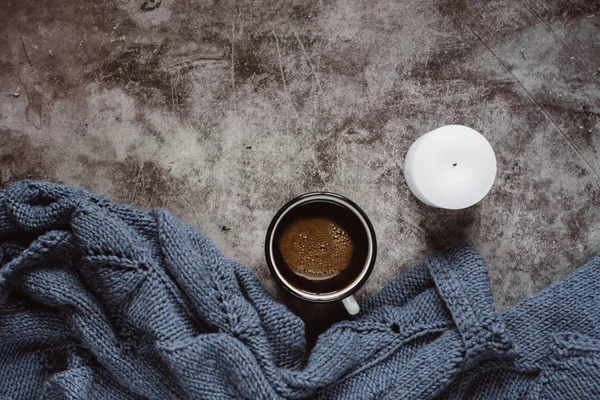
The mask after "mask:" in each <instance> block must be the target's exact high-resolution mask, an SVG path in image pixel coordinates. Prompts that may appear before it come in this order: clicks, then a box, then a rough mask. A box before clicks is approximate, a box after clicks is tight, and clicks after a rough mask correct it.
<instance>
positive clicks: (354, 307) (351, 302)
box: [342, 295, 360, 315]
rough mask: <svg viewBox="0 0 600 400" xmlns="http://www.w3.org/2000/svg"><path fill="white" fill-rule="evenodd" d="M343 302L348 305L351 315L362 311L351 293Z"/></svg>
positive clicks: (347, 309)
mask: <svg viewBox="0 0 600 400" xmlns="http://www.w3.org/2000/svg"><path fill="white" fill-rule="evenodd" d="M342 304H343V305H344V307H346V311H348V314H350V315H356V314H358V312H359V311H360V307H359V306H358V302H357V301H356V299H355V298H354V296H352V295H350V296H348V297H346V298H343V299H342Z"/></svg>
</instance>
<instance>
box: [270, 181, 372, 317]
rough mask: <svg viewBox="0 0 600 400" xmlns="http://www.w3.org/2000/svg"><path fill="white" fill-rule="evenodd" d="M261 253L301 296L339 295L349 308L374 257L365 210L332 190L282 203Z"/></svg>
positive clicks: (353, 306)
mask: <svg viewBox="0 0 600 400" xmlns="http://www.w3.org/2000/svg"><path fill="white" fill-rule="evenodd" d="M265 253H266V257H267V263H268V265H269V268H270V270H271V272H272V274H273V276H274V277H275V278H276V280H277V281H278V282H279V283H280V284H281V285H282V286H283V287H284V288H285V289H286V290H288V291H290V292H291V293H292V294H294V295H295V296H297V297H300V298H302V299H304V300H308V301H314V302H329V301H336V300H342V301H343V303H344V305H346V307H347V308H348V310H349V312H350V313H351V314H354V313H356V312H357V311H358V304H357V303H356V301H355V300H354V298H353V297H352V296H351V294H352V293H353V292H354V291H356V290H357V289H358V288H359V287H360V286H361V285H362V284H363V283H364V281H365V280H366V279H367V277H368V275H369V274H370V272H371V269H372V268H373V265H374V263H375V255H376V241H375V232H374V230H373V227H372V226H371V223H370V222H369V220H368V218H367V216H366V215H365V214H364V212H363V211H362V210H361V209H360V208H359V207H358V206H357V205H356V204H354V203H353V202H351V201H350V200H348V199H346V198H345V197H343V196H340V195H337V194H333V193H309V194H306V195H302V196H300V197H297V198H296V199H294V200H292V201H290V202H289V203H288V204H286V205H285V206H284V207H283V208H282V209H281V210H279V212H278V213H277V214H276V216H275V217H274V218H273V221H272V222H271V226H270V227H269V230H268V232H267V238H266V243H265Z"/></svg>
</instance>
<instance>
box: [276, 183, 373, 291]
mask: <svg viewBox="0 0 600 400" xmlns="http://www.w3.org/2000/svg"><path fill="white" fill-rule="evenodd" d="M311 200H322V201H328V202H330V203H334V204H337V205H340V206H342V207H344V208H346V209H348V210H349V211H350V212H352V213H353V214H354V215H355V216H357V217H358V219H359V220H360V222H361V223H362V225H363V228H364V231H365V233H366V234H367V237H368V238H369V241H370V245H371V246H369V252H368V255H367V257H366V260H365V264H364V266H363V268H362V269H361V271H360V274H359V275H358V276H357V277H356V278H355V279H354V280H353V281H352V283H351V284H350V285H348V286H347V287H346V288H344V289H343V290H341V291H339V292H334V293H328V294H324V295H321V294H314V293H309V292H305V291H303V290H301V289H299V288H296V287H295V286H294V285H292V284H291V283H289V282H288V281H287V280H286V279H285V278H284V277H283V276H282V274H281V272H280V271H279V269H278V268H277V266H276V265H275V262H274V258H275V257H274V254H273V248H274V246H273V240H274V236H275V231H276V230H277V227H278V226H279V223H280V222H281V220H282V219H283V217H284V216H285V215H286V214H287V213H288V212H290V211H292V210H293V209H295V208H297V207H299V206H301V205H302V204H305V203H307V202H309V201H311ZM265 257H266V260H267V266H268V267H269V271H270V272H271V275H272V276H273V277H274V278H275V280H276V281H277V283H278V284H279V285H281V286H282V287H283V288H284V289H286V290H287V291H288V292H289V293H291V294H292V295H294V296H296V297H298V298H300V299H302V300H306V301H310V302H314V303H329V302H333V301H338V300H341V299H344V298H346V297H349V296H351V295H352V294H353V293H355V292H356V291H357V290H358V289H359V288H360V287H361V286H362V285H363V284H364V283H365V282H366V280H367V279H368V278H369V276H370V275H371V272H372V270H373V267H374V266H375V259H376V257H377V240H376V238H375V230H374V229H373V225H372V224H371V221H370V220H369V217H367V214H365V212H364V211H363V210H362V209H361V208H360V207H359V206H358V205H357V204H356V203H354V202H353V201H352V200H350V199H348V198H346V197H344V196H342V195H340V194H337V193H331V192H310V193H304V194H301V195H300V196H297V197H294V198H293V199H291V200H290V201H288V202H287V203H285V204H284V205H283V206H282V207H281V208H280V209H279V210H278V211H277V213H276V214H275V216H274V217H273V219H272V220H271V223H270V224H269V228H268V229H267V235H266V238H265Z"/></svg>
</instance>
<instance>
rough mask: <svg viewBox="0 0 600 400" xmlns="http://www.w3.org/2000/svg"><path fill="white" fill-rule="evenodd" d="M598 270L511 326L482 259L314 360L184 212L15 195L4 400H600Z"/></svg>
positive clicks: (400, 282) (595, 266) (444, 269)
mask: <svg viewBox="0 0 600 400" xmlns="http://www.w3.org/2000/svg"><path fill="white" fill-rule="evenodd" d="M599 269H600V258H598V257H597V258H595V259H594V260H592V261H591V262H590V263H588V264H587V265H585V266H584V267H582V268H581V269H580V270H579V271H577V272H575V273H574V274H573V275H571V276H570V277H568V278H567V279H565V280H563V281H561V282H558V283H556V284H554V285H552V286H550V287H549V288H547V289H546V290H545V291H543V292H542V293H540V294H538V295H536V296H534V297H532V298H529V299H527V300H525V301H524V302H522V303H520V304H519V305H517V306H516V307H514V308H512V309H511V310H509V311H507V312H506V313H504V314H503V315H497V314H496V312H495V310H494V306H493V303H492V296H491V291H490V286H489V282H488V277H487V271H486V265H485V263H484V261H483V260H482V258H481V257H480V256H479V255H478V254H477V253H476V252H475V251H474V250H472V249H470V248H468V247H466V246H465V247H460V248H458V249H456V250H454V251H452V252H450V253H448V254H445V255H439V256H433V257H430V258H428V259H427V260H426V261H425V263H424V265H421V266H417V267H415V268H413V269H411V270H410V271H409V272H408V273H406V274H405V275H403V276H400V277H398V278H397V279H396V280H395V281H393V282H392V283H391V284H389V286H388V287H387V288H386V289H384V290H383V291H382V292H381V293H380V294H378V295H377V296H374V297H372V298H370V299H368V300H366V301H365V302H363V303H362V304H361V312H360V314H359V315H358V316H357V317H355V318H352V319H351V318H349V319H348V320H346V321H343V322H339V323H337V324H335V325H333V326H332V327H331V328H330V329H328V330H327V331H326V332H325V333H323V334H321V335H320V336H319V338H318V340H317V342H316V344H315V346H314V347H313V348H312V349H311V350H310V352H309V351H308V350H307V347H306V342H305V336H304V325H303V322H302V320H300V319H299V318H298V317H296V316H295V315H294V314H292V313H291V312H290V311H289V310H287V309H286V308H285V307H284V306H283V305H281V304H280V303H278V302H277V301H276V300H275V299H273V298H272V297H271V296H270V295H269V294H268V293H267V292H266V291H265V289H264V288H263V287H262V286H261V284H260V282H259V281H258V280H257V279H256V277H254V275H253V274H252V273H251V272H250V271H249V270H248V269H246V268H245V267H243V266H242V265H239V264H237V263H235V262H233V261H231V260H228V259H226V258H224V257H223V256H222V255H221V253H220V252H219V251H218V250H217V249H216V248H215V247H214V246H213V244H212V243H211V242H210V241H209V240H208V239H207V238H206V237H205V236H203V235H202V234H201V233H200V232H198V231H197V230H195V229H193V228H191V227H189V226H188V225H185V224H183V223H182V222H180V221H178V220H177V219H175V218H174V217H172V216H171V215H170V214H169V213H168V212H166V211H163V210H154V211H151V212H142V211H139V210H137V209H135V208H133V207H130V206H125V205H118V204H114V203H112V202H110V201H108V200H107V199H105V198H102V197H97V196H94V195H91V194H89V193H87V192H84V191H81V190H77V189H73V188H70V187H66V186H59V185H54V184H48V183H40V182H32V181H23V182H18V183H15V184H12V185H10V186H9V187H7V188H6V189H5V190H4V191H0V398H3V397H5V398H8V399H40V398H41V399H59V398H60V399H63V398H67V399H146V398H147V399H282V398H287V399H301V398H315V399H429V398H442V399H446V398H448V399H470V398H474V399H475V398H476V399H521V398H528V399H529V398H531V399H597V398H600V276H599V273H600V272H599Z"/></svg>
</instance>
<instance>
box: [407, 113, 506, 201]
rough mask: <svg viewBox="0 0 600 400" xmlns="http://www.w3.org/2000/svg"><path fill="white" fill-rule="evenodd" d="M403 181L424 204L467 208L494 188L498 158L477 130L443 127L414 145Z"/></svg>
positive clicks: (410, 151) (410, 150)
mask: <svg viewBox="0 0 600 400" xmlns="http://www.w3.org/2000/svg"><path fill="white" fill-rule="evenodd" d="M404 177H405V178H406V182H407V183H408V187H409V188H410V190H411V191H412V192H413V194H414V195H415V196H416V197H417V198H418V199H419V200H421V201H422V202H423V203H425V204H428V205H430V206H434V207H439V208H447V209H452V210H458V209H461V208H467V207H470V206H472V205H474V204H475V203H477V202H479V201H480V200H481V199H483V198H484V197H485V195H486V194H487V193H488V192H489V191H490V189H491V188H492V185H493V184H494V179H495V178H496V155H495V154H494V149H492V146H491V145H490V143H489V142H488V141H487V140H486V138H484V137H483V136H482V135H481V134H480V133H479V132H477V131H476V130H474V129H471V128H467V127H466V126H462V125H448V126H442V127H441V128H438V129H435V130H433V131H431V132H429V133H426V134H424V135H423V136H421V137H420V138H419V139H417V140H416V141H415V142H414V143H413V144H412V146H411V147H410V149H409V150H408V153H407V154H406V159H405V160H404Z"/></svg>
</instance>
